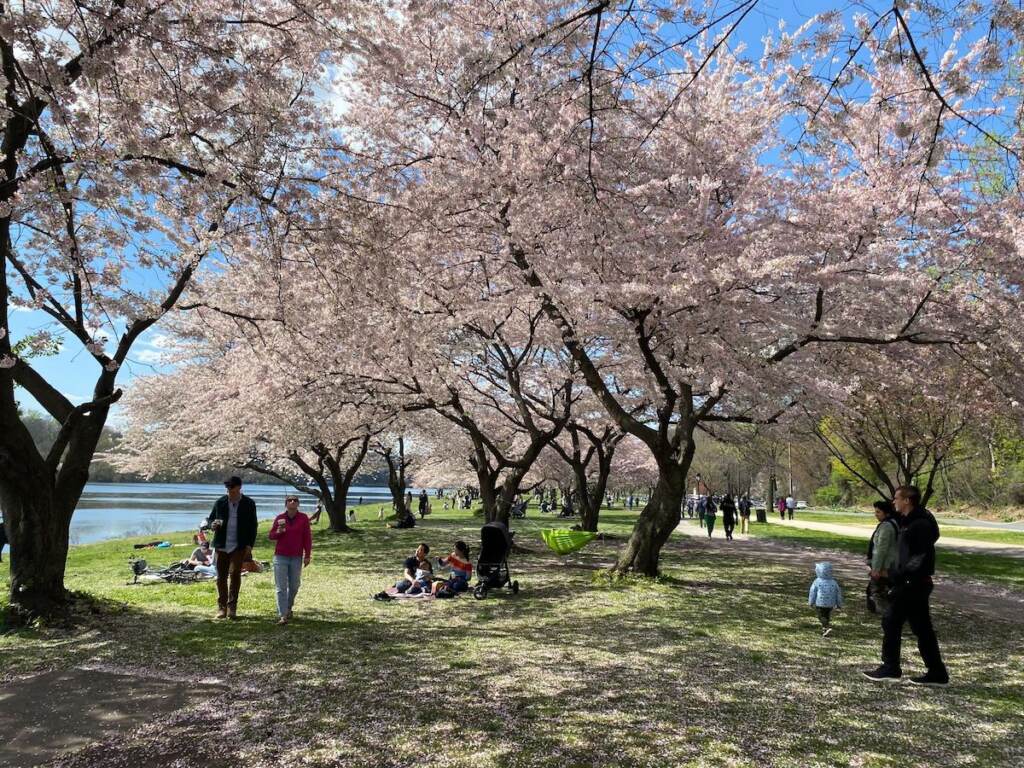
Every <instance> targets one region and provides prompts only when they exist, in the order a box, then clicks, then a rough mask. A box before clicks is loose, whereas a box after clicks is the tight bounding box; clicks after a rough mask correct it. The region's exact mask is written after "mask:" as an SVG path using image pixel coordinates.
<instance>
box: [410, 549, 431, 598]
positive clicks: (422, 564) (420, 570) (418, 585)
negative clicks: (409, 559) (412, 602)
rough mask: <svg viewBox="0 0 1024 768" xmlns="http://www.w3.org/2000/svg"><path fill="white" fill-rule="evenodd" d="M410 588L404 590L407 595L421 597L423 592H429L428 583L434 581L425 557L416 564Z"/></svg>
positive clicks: (428, 562)
mask: <svg viewBox="0 0 1024 768" xmlns="http://www.w3.org/2000/svg"><path fill="white" fill-rule="evenodd" d="M414 575H415V578H414V579H413V582H412V586H411V587H409V589H407V590H406V592H405V594H407V595H422V594H423V593H424V592H430V583H431V582H432V581H433V580H434V569H433V568H432V567H431V565H430V561H429V560H427V559H426V558H425V557H424V558H423V559H422V560H420V561H419V563H417V564H416V573H415V574H414Z"/></svg>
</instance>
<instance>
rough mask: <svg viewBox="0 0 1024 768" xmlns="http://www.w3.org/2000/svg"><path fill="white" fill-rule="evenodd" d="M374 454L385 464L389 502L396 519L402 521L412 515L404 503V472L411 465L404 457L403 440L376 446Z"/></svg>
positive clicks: (400, 438) (401, 438)
mask: <svg viewBox="0 0 1024 768" xmlns="http://www.w3.org/2000/svg"><path fill="white" fill-rule="evenodd" d="M374 452H375V453H377V454H378V455H379V456H380V457H381V458H382V459H384V462H385V464H387V467H388V490H389V491H390V492H391V501H392V503H393V504H394V506H395V512H396V513H397V514H398V519H399V520H404V519H405V517H406V516H408V515H411V514H412V509H411V508H410V507H409V505H407V504H406V503H405V488H406V485H405V470H406V469H408V467H409V464H410V463H411V461H410V460H409V459H407V458H406V456H405V438H404V437H399V438H398V440H396V441H395V442H394V443H387V444H378V445H377V447H376V448H374Z"/></svg>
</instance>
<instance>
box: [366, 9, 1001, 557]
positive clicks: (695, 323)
mask: <svg viewBox="0 0 1024 768" xmlns="http://www.w3.org/2000/svg"><path fill="white" fill-rule="evenodd" d="M694 8H695V6H691V5H689V4H671V5H670V4H666V3H640V4H631V5H629V6H624V7H618V6H612V5H610V4H606V3H593V4H586V5H582V4H570V3H559V2H550V3H537V2H522V3H515V2H512V3H504V4H502V5H501V6H495V7H491V8H488V9H481V8H479V7H477V6H476V5H475V4H473V5H472V7H470V4H468V3H443V4H442V3H432V2H420V3H416V4H414V5H412V6H410V8H409V9H408V11H409V12H408V13H407V14H405V15H402V16H401V17H398V16H396V17H392V18H389V19H388V20H387V21H386V22H385V23H383V24H382V25H381V26H380V27H378V28H376V29H375V30H374V32H370V31H364V34H366V35H367V36H368V37H369V36H372V35H373V34H374V33H375V34H376V37H374V38H373V39H374V41H375V44H374V45H373V46H371V47H368V50H370V51H371V54H372V55H368V57H367V61H366V65H365V66H363V67H362V68H361V69H360V71H359V73H358V77H359V78H360V80H361V82H362V83H363V87H362V89H361V90H360V92H359V96H358V97H357V98H356V103H357V105H358V106H357V108H355V109H353V113H352V119H353V123H354V124H355V125H356V127H355V129H354V130H355V131H356V132H357V133H359V135H360V137H361V141H362V142H363V143H364V146H366V147H367V148H369V150H370V151H372V153H373V154H374V156H375V157H376V158H377V160H378V162H379V163H380V165H379V169H380V175H381V177H382V178H383V177H384V176H386V175H387V173H388V172H389V171H390V172H391V173H392V179H393V181H392V184H393V189H392V191H391V192H390V193H389V194H390V195H391V197H390V198H389V199H391V200H392V201H393V203H394V205H396V206H397V207H399V208H402V209H403V210H411V211H413V214H412V215H411V216H409V215H405V217H404V219H405V221H406V227H407V228H406V230H405V232H404V234H403V243H415V241H416V239H417V238H421V239H423V240H429V243H430V247H431V248H432V249H433V250H434V252H435V253H437V254H438V260H439V261H440V262H442V263H447V262H448V261H450V260H452V259H457V258H459V257H460V256H464V255H465V254H469V253H471V254H473V257H474V258H475V259H477V260H479V261H482V262H486V264H487V272H488V274H489V275H494V276H498V279H502V280H504V281H505V282H506V283H507V284H509V285H512V284H514V280H513V279H512V277H510V275H515V274H518V278H519V284H520V289H519V290H520V291H521V292H522V293H523V294H524V295H526V296H529V298H530V300H531V301H534V302H537V303H539V306H540V307H541V309H542V310H543V312H544V313H545V315H546V317H547V318H548V320H549V321H550V322H551V323H552V324H553V325H554V326H555V328H556V329H557V332H558V335H559V338H560V341H561V345H562V348H563V349H564V351H565V352H566V353H567V354H568V355H569V356H570V357H571V358H572V360H573V362H574V364H575V365H576V367H577V368H578V370H579V373H580V375H581V376H582V377H583V378H584V380H585V381H586V383H587V385H588V386H589V387H590V388H591V390H592V391H593V392H594V394H595V396H596V397H597V398H598V399H599V400H600V402H601V404H602V406H603V407H604V408H605V409H606V411H607V413H608V415H609V416H610V418H611V419H612V420H613V421H614V423H615V424H616V425H617V427H618V428H619V429H621V430H622V431H623V432H626V433H628V434H631V435H633V436H634V437H636V438H638V439H639V440H641V441H642V442H643V443H644V444H645V445H646V446H647V447H648V449H649V450H650V451H651V454H652V456H653V458H654V460H655V462H656V463H657V466H658V471H659V476H658V481H657V483H656V486H655V489H654V493H653V494H652V496H651V499H650V501H649V503H648V505H647V508H646V509H645V510H644V511H643V513H642V514H641V515H640V518H639V520H638V522H637V524H636V527H635V529H634V532H633V535H632V536H631V538H630V541H629V543H628V544H627V546H626V547H625V548H624V550H623V551H622V553H621V555H620V558H619V561H618V564H617V566H616V567H617V569H618V570H620V571H627V570H635V571H637V572H639V573H642V574H648V575H653V574H655V573H657V571H658V562H659V555H660V551H661V548H662V546H663V544H664V543H665V541H666V540H667V539H668V536H669V535H670V533H671V532H672V531H673V530H674V529H675V527H676V525H677V524H678V520H679V510H680V504H681V501H682V495H683V493H684V484H685V481H686V477H687V473H688V470H689V467H690V464H691V462H692V458H693V453H694V447H695V443H694V432H695V430H696V429H698V428H699V427H701V426H702V425H715V424H722V423H769V422H772V421H774V420H776V419H777V418H779V417H780V415H782V414H784V413H785V412H786V411H787V410H789V409H791V408H792V407H793V405H794V404H795V403H796V402H798V400H799V397H800V396H801V393H803V392H814V393H816V394H817V395H827V394H828V393H830V392H832V393H833V394H836V395H839V394H841V393H842V392H843V391H845V390H844V387H845V386H846V382H844V381H843V380H842V379H841V378H840V379H839V380H835V379H830V378H828V377H827V376H825V375H824V374H823V372H822V370H819V369H820V368H821V366H820V364H819V361H820V360H821V359H822V358H824V357H826V356H827V355H826V353H825V350H828V349H830V348H833V347H839V346H854V345H860V346H882V345H895V344H901V343H902V344H915V345H930V344H950V345H957V346H960V347H962V348H966V347H967V346H969V345H971V344H973V343H975V342H976V341H977V335H978V334H977V331H978V325H977V317H978V314H979V310H980V308H981V307H982V306H983V302H979V301H978V300H977V298H976V297H977V295H978V294H979V293H985V292H988V291H995V292H999V290H1001V289H1003V288H1005V287H1006V286H1007V285H1009V284H1010V283H1011V281H1013V280H1016V279H1017V277H1019V275H1018V274H1017V273H1016V272H1009V273H1008V272H1007V269H1006V267H1007V266H1008V265H1011V264H1012V263H1013V262H1014V259H1016V255H1017V250H1018V247H1017V243H1016V241H1015V240H1014V238H1013V236H1012V231H1013V230H1012V224H1011V223H1010V222H1012V220H1013V219H1012V217H1013V215H1014V211H1017V210H1019V201H1016V200H1014V201H1012V203H1010V202H1008V201H1007V200H1005V199H1003V200H986V199H982V198H980V197H978V196H977V195H975V194H972V189H973V187H972V173H973V171H972V169H971V168H970V167H969V166H964V165H963V164H960V163H958V162H957V158H958V157H961V156H963V155H964V154H965V153H967V152H968V151H969V150H970V147H971V146H972V144H971V142H972V140H973V137H975V136H977V126H978V125H980V123H979V120H980V118H981V114H982V113H984V112H986V111H988V110H989V109H990V107H989V106H988V105H979V104H977V103H975V102H972V101H971V100H970V95H971V94H970V91H971V85H970V83H971V79H970V78H969V77H966V75H967V74H968V73H974V74H978V75H983V74H984V72H985V65H984V64H983V62H982V58H983V57H984V55H983V53H981V48H980V47H978V46H975V47H974V48H972V49H970V50H969V51H968V52H967V53H965V54H958V53H957V52H956V51H955V50H954V51H952V52H951V53H950V55H949V56H948V57H946V58H944V59H943V61H941V62H939V63H938V64H937V69H936V70H935V72H941V73H942V76H941V78H939V79H945V80H949V81H953V80H955V81H956V82H957V83H960V84H961V86H960V90H961V91H963V90H964V89H966V92H964V94H963V95H962V96H957V97H956V98H957V99H958V100H957V102H956V104H953V102H951V101H949V99H951V98H954V96H951V95H945V96H944V98H945V99H946V101H947V102H948V103H949V106H947V105H945V104H944V103H943V101H942V100H941V99H938V98H936V96H937V93H936V92H937V91H938V93H940V94H941V93H943V91H942V89H941V88H938V87H932V86H934V85H935V77H939V75H938V74H936V75H935V77H933V76H932V75H933V74H934V73H933V72H932V71H930V70H929V71H926V70H925V68H922V66H921V65H920V63H919V61H918V57H916V56H914V55H912V54H913V52H912V50H911V49H910V48H909V47H908V46H909V45H910V38H908V35H907V28H908V25H907V24H905V23H904V22H905V19H903V20H902V21H901V19H902V18H903V17H902V16H901V15H899V14H887V16H886V18H884V19H881V20H880V21H879V22H878V24H874V25H872V23H871V22H870V21H869V23H868V24H867V25H866V26H865V24H864V21H863V19H858V20H856V26H855V31H856V34H857V40H858V41H860V42H858V45H857V51H858V58H857V61H856V66H854V67H850V68H847V69H846V70H845V71H844V74H843V76H842V78H840V79H839V80H838V81H837V82H835V83H832V82H830V80H829V79H827V78H822V77H820V76H818V75H819V74H820V67H821V66H823V64H822V62H825V63H827V62H828V61H829V60H830V57H831V55H832V50H831V46H832V45H833V44H834V43H835V42H836V41H839V40H842V39H846V38H844V35H845V31H844V30H843V29H842V26H841V25H842V23H843V20H842V18H841V17H839V16H838V15H835V14H833V15H830V16H828V17H826V18H824V19H822V20H820V22H819V21H812V22H809V24H808V25H807V27H806V28H805V29H803V30H799V31H798V32H797V33H795V34H792V35H791V34H787V33H784V32H783V33H781V34H779V35H778V36H776V38H775V39H774V40H770V41H769V42H768V44H767V50H766V51H765V53H764V55H763V56H761V57H760V58H759V59H753V58H750V57H746V56H744V55H743V53H742V51H740V52H732V51H730V50H728V48H727V47H726V46H725V45H724V41H725V40H726V38H727V36H728V34H729V33H730V31H731V30H732V29H733V27H734V26H735V23H738V21H739V17H741V16H742V15H743V13H746V11H741V12H739V13H738V14H737V15H736V16H733V17H732V18H729V19H725V18H723V17H717V19H716V18H715V17H714V14H710V15H709V14H701V13H695V12H693V11H694ZM747 10H749V8H748V9H747ZM695 19H696V22H695V21H694V20H695ZM716 20H717V21H718V22H720V23H719V24H718V26H717V27H716V26H715V22H716ZM624 30H628V31H624ZM687 32H692V34H687ZM669 38H671V39H672V41H673V43H672V44H671V45H664V44H663V43H664V42H665V40H666V39H669ZM904 49H906V50H905V51H904ZM901 52H905V53H906V54H907V55H901ZM861 54H863V55H861ZM1012 96H1013V94H1012V93H1010V92H1006V93H1005V94H1004V95H1003V97H1004V98H1008V97H1012ZM794 105H798V106H797V107H794ZM950 106H952V108H950ZM793 125H797V126H798V130H797V132H796V134H795V135H790V132H791V131H792V128H793ZM936 126H938V128H936ZM940 129H941V130H940ZM938 133H941V136H940V137H938V138H936V136H935V135H936V134H938ZM1016 141H1017V139H1016V138H1014V139H1013V140H1012V141H1011V144H1008V145H1007V146H1010V148H1011V149H1012V148H1013V146H1016ZM1004 143H1006V142H1004ZM416 223H418V224H419V226H418V227H416V226H414V225H415V224H416ZM1013 269H1017V268H1016V267H1013ZM980 274H998V275H999V278H998V279H991V278H990V279H989V280H988V281H987V282H984V283H983V282H981V281H979V280H978V279H977V276H978V275H980ZM590 339H604V340H606V343H605V344H602V345H600V346H598V347H597V348H594V347H592V346H591V345H589V344H588V340H590ZM612 376H614V377H615V380H616V381H617V382H619V384H621V382H623V381H624V382H625V383H626V384H627V386H626V387H625V388H624V390H625V391H629V392H630V393H631V394H630V396H629V399H630V401H631V402H632V401H633V400H635V399H636V397H637V395H636V394H635V393H637V392H639V393H642V396H641V401H642V402H643V403H644V408H643V410H642V411H641V412H640V413H637V414H633V413H631V412H630V409H629V408H627V407H625V405H624V402H623V398H622V396H621V395H619V394H618V392H619V391H622V390H623V388H622V387H621V386H619V384H617V385H616V386H613V385H612V384H611V377H612Z"/></svg>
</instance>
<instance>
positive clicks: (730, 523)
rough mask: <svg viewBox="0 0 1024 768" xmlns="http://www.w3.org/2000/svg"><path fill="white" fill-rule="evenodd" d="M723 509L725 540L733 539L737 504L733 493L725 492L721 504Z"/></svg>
mask: <svg viewBox="0 0 1024 768" xmlns="http://www.w3.org/2000/svg"><path fill="white" fill-rule="evenodd" d="M720 508H721V510H722V527H723V528H725V540H726V541H732V532H733V530H734V529H735V528H736V504H735V502H733V500H732V495H731V494H728V493H727V494H725V497H724V498H723V499H722V503H721V505H720Z"/></svg>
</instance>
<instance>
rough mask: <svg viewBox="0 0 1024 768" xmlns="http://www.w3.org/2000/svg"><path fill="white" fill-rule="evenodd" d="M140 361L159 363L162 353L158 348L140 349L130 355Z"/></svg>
mask: <svg viewBox="0 0 1024 768" xmlns="http://www.w3.org/2000/svg"><path fill="white" fill-rule="evenodd" d="M132 357H134V358H135V359H136V360H137V361H138V362H140V363H159V362H162V361H163V359H164V353H163V352H161V351H160V350H159V349H140V350H139V351H138V352H136V353H135V354H134V355H132Z"/></svg>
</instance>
